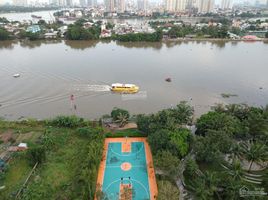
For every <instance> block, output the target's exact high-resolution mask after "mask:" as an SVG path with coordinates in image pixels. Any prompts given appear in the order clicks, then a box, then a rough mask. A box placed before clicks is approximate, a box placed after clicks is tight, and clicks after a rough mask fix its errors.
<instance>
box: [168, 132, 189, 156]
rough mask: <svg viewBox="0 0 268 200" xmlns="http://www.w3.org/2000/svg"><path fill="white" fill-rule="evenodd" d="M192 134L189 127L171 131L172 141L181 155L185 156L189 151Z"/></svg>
mask: <svg viewBox="0 0 268 200" xmlns="http://www.w3.org/2000/svg"><path fill="white" fill-rule="evenodd" d="M190 134H191V133H190V131H189V130H188V129H179V130H177V131H173V132H171V133H170V141H171V143H173V144H174V145H175V146H176V148H177V150H178V153H179V156H180V157H184V156H185V155H186V154H187V153H188V150H189V143H188V138H189V136H190Z"/></svg>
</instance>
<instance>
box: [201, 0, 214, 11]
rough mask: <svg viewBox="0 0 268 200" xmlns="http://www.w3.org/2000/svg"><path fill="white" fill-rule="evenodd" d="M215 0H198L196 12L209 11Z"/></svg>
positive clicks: (211, 9)
mask: <svg viewBox="0 0 268 200" xmlns="http://www.w3.org/2000/svg"><path fill="white" fill-rule="evenodd" d="M214 6H215V1H214V0H199V4H198V12H199V13H209V12H212V11H213V10H214Z"/></svg>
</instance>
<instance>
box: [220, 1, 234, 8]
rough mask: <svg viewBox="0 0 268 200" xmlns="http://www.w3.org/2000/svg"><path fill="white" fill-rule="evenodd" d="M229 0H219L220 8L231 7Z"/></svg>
mask: <svg viewBox="0 0 268 200" xmlns="http://www.w3.org/2000/svg"><path fill="white" fill-rule="evenodd" d="M231 3H232V2H231V0H222V1H221V9H223V10H228V9H231Z"/></svg>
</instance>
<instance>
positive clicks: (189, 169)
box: [185, 158, 198, 177]
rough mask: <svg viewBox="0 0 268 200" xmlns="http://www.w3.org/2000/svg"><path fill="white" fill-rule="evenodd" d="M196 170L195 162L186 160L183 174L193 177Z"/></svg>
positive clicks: (190, 159)
mask: <svg viewBox="0 0 268 200" xmlns="http://www.w3.org/2000/svg"><path fill="white" fill-rule="evenodd" d="M197 170H198V165H197V163H196V161H195V160H194V159H192V158H189V159H187V160H186V167H185V173H186V174H187V175H189V176H190V177H192V176H194V175H195V173H196V171H197Z"/></svg>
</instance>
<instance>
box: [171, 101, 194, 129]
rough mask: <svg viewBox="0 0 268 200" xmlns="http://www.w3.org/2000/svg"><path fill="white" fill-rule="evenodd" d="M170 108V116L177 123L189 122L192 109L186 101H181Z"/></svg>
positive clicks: (192, 112)
mask: <svg viewBox="0 0 268 200" xmlns="http://www.w3.org/2000/svg"><path fill="white" fill-rule="evenodd" d="M171 110H172V117H174V118H175V122H176V123H178V124H191V123H192V118H193V114H194V109H193V107H191V106H190V105H189V104H188V103H187V102H186V101H181V102H180V103H179V104H178V105H177V106H176V107H175V108H173V109H171Z"/></svg>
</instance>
